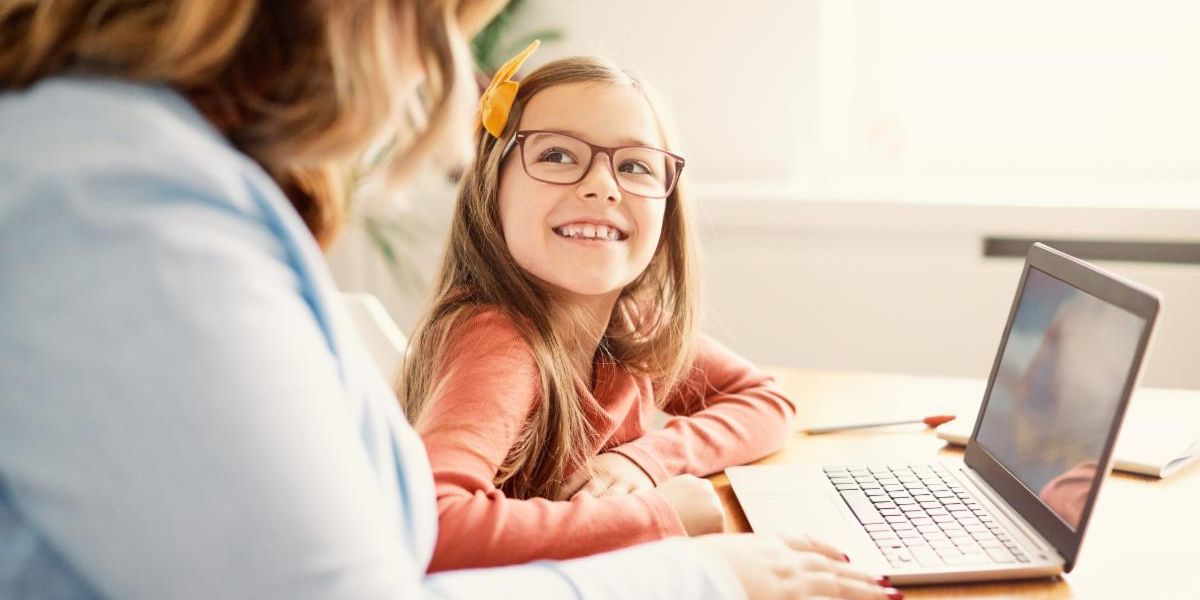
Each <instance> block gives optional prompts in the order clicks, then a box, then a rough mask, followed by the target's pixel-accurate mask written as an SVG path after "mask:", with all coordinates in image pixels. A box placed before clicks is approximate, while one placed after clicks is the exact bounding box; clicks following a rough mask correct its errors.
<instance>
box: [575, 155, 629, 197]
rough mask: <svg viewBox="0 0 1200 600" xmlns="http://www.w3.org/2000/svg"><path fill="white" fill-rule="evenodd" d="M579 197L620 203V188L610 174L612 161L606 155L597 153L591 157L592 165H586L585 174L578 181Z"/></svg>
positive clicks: (611, 173)
mask: <svg viewBox="0 0 1200 600" xmlns="http://www.w3.org/2000/svg"><path fill="white" fill-rule="evenodd" d="M577 189H578V190H579V195H580V196H581V197H583V198H587V199H595V198H599V199H603V200H606V201H608V202H613V203H616V202H620V201H621V188H620V187H618V186H617V180H616V177H615V175H614V173H613V172H612V161H611V159H609V158H608V155H607V154H603V153H601V152H597V153H596V154H595V155H594V156H592V164H590V165H588V170H587V173H584V175H583V179H581V180H579V184H578V188H577Z"/></svg>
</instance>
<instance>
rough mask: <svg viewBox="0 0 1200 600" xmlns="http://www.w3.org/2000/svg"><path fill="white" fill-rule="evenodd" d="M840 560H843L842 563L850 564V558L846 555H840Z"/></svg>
mask: <svg viewBox="0 0 1200 600" xmlns="http://www.w3.org/2000/svg"><path fill="white" fill-rule="evenodd" d="M842 560H844V561H846V562H850V557H849V556H848V555H845V554H843V555H842Z"/></svg>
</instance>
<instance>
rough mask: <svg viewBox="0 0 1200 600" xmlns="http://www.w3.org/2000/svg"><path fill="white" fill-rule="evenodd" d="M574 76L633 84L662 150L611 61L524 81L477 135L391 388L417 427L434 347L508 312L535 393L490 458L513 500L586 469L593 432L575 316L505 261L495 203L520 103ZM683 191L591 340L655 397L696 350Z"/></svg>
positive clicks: (439, 365)
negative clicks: (489, 313)
mask: <svg viewBox="0 0 1200 600" xmlns="http://www.w3.org/2000/svg"><path fill="white" fill-rule="evenodd" d="M577 82H591V83H600V84H605V85H617V86H629V87H633V88H635V89H638V90H640V91H641V92H642V94H643V95H644V97H645V98H646V100H647V102H648V103H649V105H650V107H651V109H652V110H654V112H655V114H656V115H657V116H658V120H659V123H660V128H662V129H663V130H664V131H663V132H662V133H663V139H664V140H667V142H666V143H667V146H668V147H667V150H671V148H670V141H669V140H668V137H669V136H668V132H667V131H666V127H663V115H662V114H661V112H660V111H659V109H658V108H657V106H658V103H657V102H656V101H655V100H654V97H653V94H652V93H650V92H649V91H648V90H647V89H646V87H645V86H644V84H642V83H641V82H640V81H639V80H638V79H636V78H635V77H633V76H632V75H631V74H629V73H628V72H626V71H624V70H621V69H620V68H618V67H616V66H614V65H612V64H610V63H608V62H605V61H602V60H598V59H594V58H582V57H576V58H568V59H563V60H559V61H555V62H552V63H549V64H547V65H545V66H543V67H541V68H539V69H537V70H535V71H534V72H532V73H530V74H529V76H528V77H526V78H525V79H523V80H522V81H521V85H520V88H519V90H518V92H517V97H516V100H515V101H514V103H513V106H512V111H511V113H510V116H509V119H508V123H507V125H506V127H505V130H504V132H503V134H502V135H501V136H500V137H499V138H498V139H497V138H493V137H492V136H491V135H487V134H485V133H483V132H481V133H480V137H479V140H478V143H477V147H476V150H477V152H476V157H475V162H474V164H473V165H472V166H471V168H470V169H469V170H468V171H467V173H466V174H465V176H464V179H463V182H462V186H461V187H460V188H459V192H458V199H457V203H456V206H455V210H454V215H453V220H452V224H451V229H450V239H449V242H448V245H447V248H446V252H445V255H444V257H443V259H442V265H441V269H440V272H439V275H438V280H437V282H436V284H435V289H434V303H433V307H432V309H431V310H430V311H429V313H428V314H427V315H426V316H425V317H424V318H423V319H422V321H421V323H420V324H419V325H418V327H417V329H416V331H415V332H414V335H413V337H412V344H411V346H410V348H409V352H408V354H407V356H406V359H405V364H404V368H403V370H402V373H401V378H400V381H399V382H398V385H397V394H398V396H399V397H400V400H401V403H402V406H403V407H404V409H405V411H406V413H407V414H408V417H409V420H411V421H412V422H413V423H415V424H418V426H419V422H420V417H421V415H422V413H423V412H424V411H425V409H426V408H427V407H428V405H429V403H430V402H431V401H432V400H433V399H434V398H435V396H436V394H437V387H438V382H439V381H438V378H439V377H440V376H442V375H443V374H444V373H445V369H446V367H447V366H449V365H448V364H447V363H448V361H452V360H453V358H452V357H448V356H443V354H444V351H445V349H446V346H447V344H448V342H449V341H450V340H451V338H452V335H453V333H454V330H455V328H456V327H457V326H458V325H460V324H462V323H463V322H465V321H466V320H467V319H469V318H470V317H471V316H472V315H474V314H476V313H477V312H478V311H479V310H481V309H483V308H485V307H486V308H498V309H499V310H502V311H503V312H504V313H506V314H507V315H508V316H509V317H511V318H512V320H513V322H514V323H515V324H516V326H517V328H518V329H519V330H520V332H521V335H522V336H523V338H524V339H525V341H526V342H527V343H528V344H529V347H530V349H531V351H532V353H533V356H534V359H535V361H536V363H537V367H538V371H539V373H540V375H541V382H540V383H541V397H540V398H538V399H537V401H536V402H535V406H534V409H533V410H532V412H531V415H530V419H529V421H528V422H527V423H526V426H525V428H524V430H523V432H522V433H521V434H520V437H519V439H518V441H517V443H515V444H514V446H513V448H512V449H511V450H510V452H509V454H508V456H507V457H506V459H505V460H504V462H503V463H502V464H501V465H497V467H498V472H497V475H496V484H497V485H498V486H500V487H501V489H503V490H504V491H505V493H507V494H508V495H510V496H512V497H517V498H529V497H551V496H553V495H554V493H555V492H557V490H558V488H559V487H560V486H561V485H562V483H563V482H564V481H565V479H566V477H567V476H568V475H569V474H570V473H571V471H573V470H574V469H576V468H579V467H581V466H582V465H584V464H585V462H586V460H587V459H588V458H589V457H588V456H587V452H588V451H589V449H590V447H591V442H592V439H591V437H592V436H593V435H594V433H593V431H592V430H591V428H590V426H589V425H588V419H587V415H586V414H585V413H584V407H583V404H582V402H581V401H580V398H579V394H578V391H577V387H576V386H578V385H581V384H582V381H583V377H582V375H581V374H580V373H577V372H576V370H575V369H574V368H573V367H572V363H571V361H570V359H569V356H568V353H567V347H566V345H565V343H564V330H565V328H563V327H562V323H563V320H564V319H571V318H572V317H573V315H571V314H570V311H568V310H565V309H564V308H563V307H561V306H556V304H555V303H554V300H553V298H552V296H551V293H550V291H549V290H548V289H546V287H545V286H544V284H542V283H540V282H539V281H538V280H537V279H536V278H534V277H533V276H532V275H530V274H529V273H527V272H526V271H525V270H524V269H522V268H521V267H520V266H519V265H518V264H517V262H516V260H515V259H514V258H513V257H512V254H511V253H510V252H509V250H508V246H507V244H506V243H505V239H504V233H503V230H502V227H501V224H500V213H499V202H498V190H499V183H500V167H501V163H502V162H503V160H507V159H505V158H504V157H502V154H503V151H504V146H505V144H506V143H507V141H508V140H509V139H511V138H512V136H513V135H515V134H516V131H517V127H518V124H519V123H520V121H521V115H522V113H523V112H524V109H525V107H526V105H527V104H528V103H529V100H530V99H531V98H533V97H534V96H536V95H537V94H538V93H539V92H541V91H542V90H545V89H548V88H550V87H553V86H556V85H563V84H568V83H577ZM683 198H684V194H683V192H682V191H681V189H680V187H678V186H677V187H676V189H675V191H674V192H672V194H671V195H670V196H669V197H668V198H667V199H666V206H665V215H664V220H663V231H662V236H661V239H660V240H659V245H658V248H657V249H656V250H655V253H654V256H653V258H652V259H651V261H650V264H649V266H648V267H647V268H646V270H645V271H644V272H643V273H642V274H641V275H640V276H638V277H637V279H635V280H634V281H633V282H631V283H630V284H629V285H628V286H626V287H625V289H624V290H623V291H622V292H621V294H620V297H619V299H618V300H617V303H616V306H615V307H614V310H613V314H612V317H611V319H610V321H609V325H608V328H607V330H606V331H605V334H604V336H603V339H602V340H601V346H600V351H601V352H602V353H603V354H604V355H605V356H604V357H603V358H605V359H608V360H612V361H615V362H616V363H618V364H619V365H621V366H622V367H624V368H627V369H631V370H634V371H635V372H639V373H645V374H648V375H650V376H651V377H653V378H655V380H656V381H657V382H658V385H657V386H656V387H657V388H658V390H659V391H660V394H659V397H660V398H662V397H665V395H666V392H667V391H668V390H670V389H671V388H672V387H673V386H674V385H675V382H677V381H678V380H679V377H680V374H681V373H682V371H683V369H684V368H685V367H687V366H688V365H689V364H690V363H691V359H692V354H693V353H692V347H693V343H694V330H695V324H696V318H697V317H696V310H697V309H696V304H695V301H696V287H697V284H696V268H697V267H696V257H695V249H694V248H693V238H694V235H693V233H692V231H691V224H690V220H689V218H688V215H687V204H686V203H685V202H684V200H683ZM569 322H570V321H569V320H568V323H569Z"/></svg>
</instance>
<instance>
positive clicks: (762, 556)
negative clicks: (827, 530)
mask: <svg viewBox="0 0 1200 600" xmlns="http://www.w3.org/2000/svg"><path fill="white" fill-rule="evenodd" d="M691 542H692V543H694V544H699V545H700V547H701V548H702V549H703V550H705V551H707V552H710V553H712V554H713V555H715V556H716V557H717V558H718V559H720V560H721V561H723V562H724V563H725V564H727V565H729V566H730V568H732V569H733V572H734V573H736V574H737V577H738V581H740V582H741V583H742V588H744V589H745V590H746V595H747V596H748V597H749V598H750V599H751V600H759V599H769V600H776V599H780V600H782V599H784V598H789V599H793V598H844V599H848V600H885V599H888V600H900V599H902V598H904V594H902V593H900V592H899V591H897V590H895V589H893V588H890V587H885V586H886V584H887V580H886V579H884V578H880V577H877V576H873V575H869V574H867V573H863V572H862V571H859V570H858V569H855V568H854V567H852V566H850V565H849V564H848V563H847V562H846V561H845V555H844V554H842V553H841V552H839V551H838V550H836V549H834V548H833V547H832V546H829V545H828V544H825V543H822V542H819V541H816V540H813V539H811V538H808V537H804V536H798V537H776V536H766V535H756V534H738V535H706V536H702V537H698V538H695V539H693V540H692V541H691Z"/></svg>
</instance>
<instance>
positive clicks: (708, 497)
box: [654, 475, 725, 536]
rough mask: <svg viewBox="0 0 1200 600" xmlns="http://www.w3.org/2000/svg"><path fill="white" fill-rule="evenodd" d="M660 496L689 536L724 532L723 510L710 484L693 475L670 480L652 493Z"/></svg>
mask: <svg viewBox="0 0 1200 600" xmlns="http://www.w3.org/2000/svg"><path fill="white" fill-rule="evenodd" d="M654 493H656V494H659V495H661V496H662V497H663V498H664V499H665V500H666V501H667V504H670V505H671V508H673V509H675V514H677V515H679V520H680V521H682V522H683V528H684V529H685V530H686V531H687V534H688V535H690V536H697V535H704V534H706V533H720V532H722V531H725V509H724V508H723V507H722V506H721V497H720V496H718V495H717V490H716V489H715V488H713V485H712V482H710V481H708V480H707V479H700V478H699V477H696V476H693V475H680V476H678V477H672V478H671V479H668V480H666V481H664V482H663V484H662V485H660V486H658V487H657V488H655V489H654Z"/></svg>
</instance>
